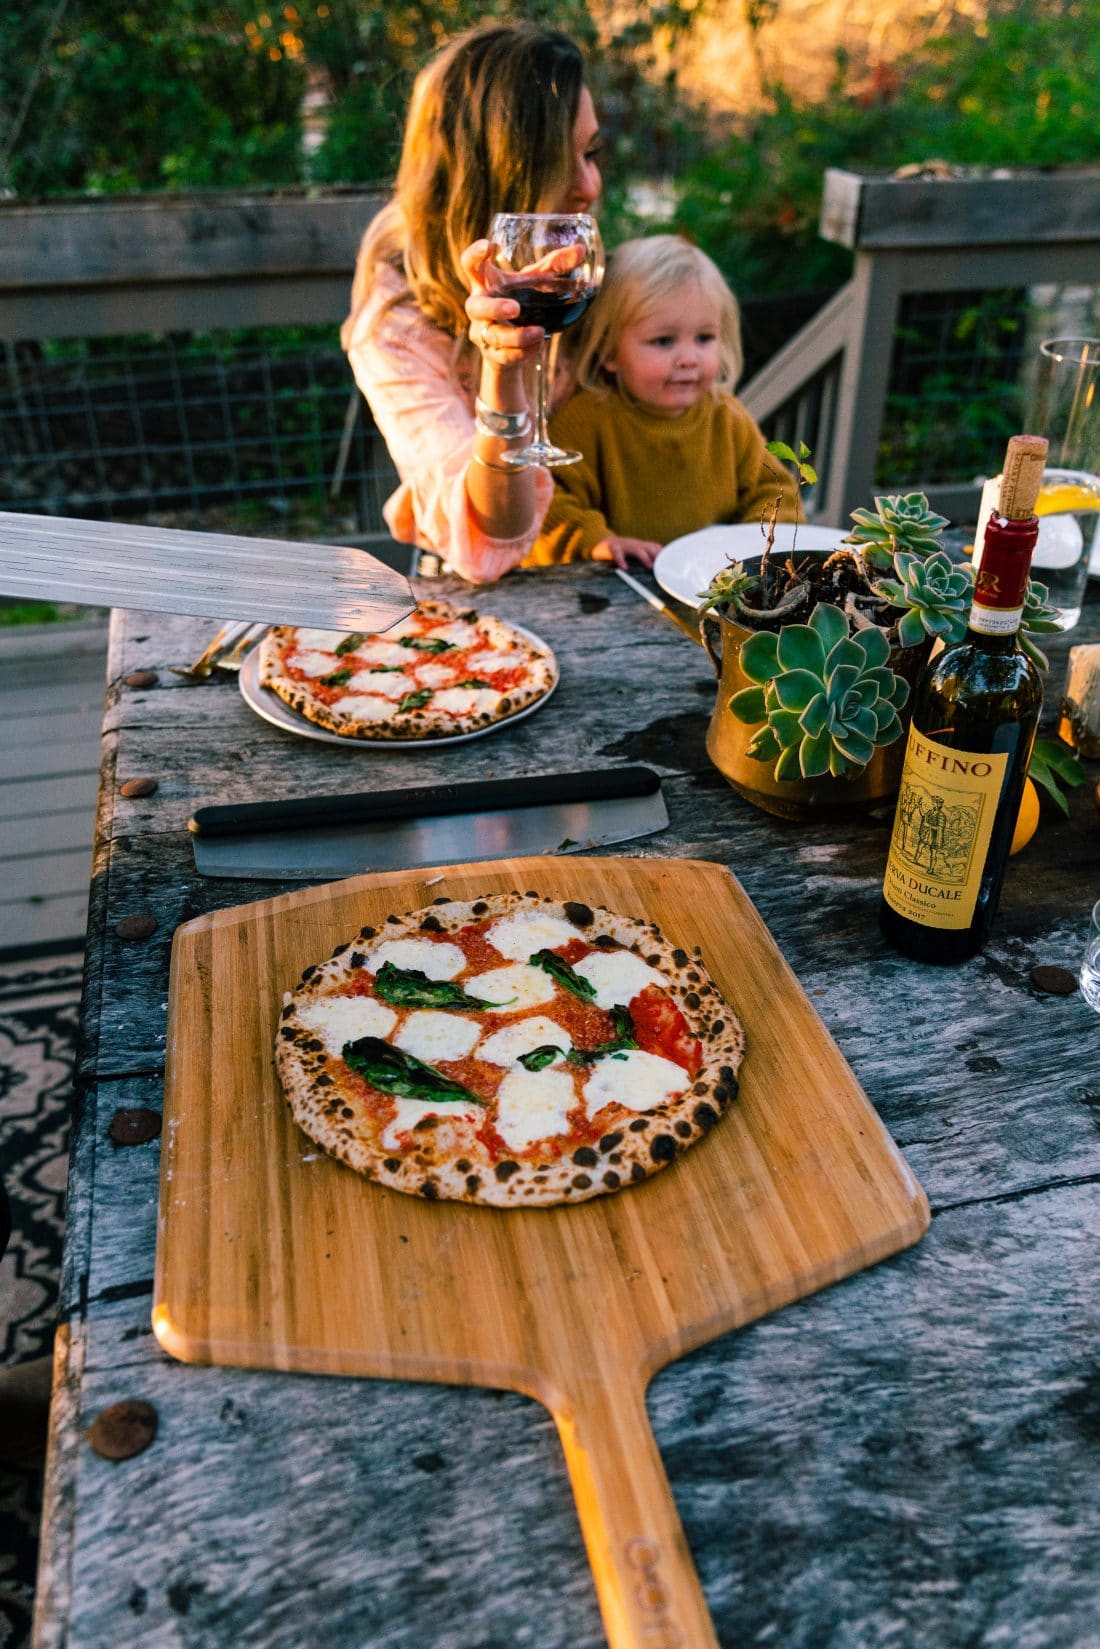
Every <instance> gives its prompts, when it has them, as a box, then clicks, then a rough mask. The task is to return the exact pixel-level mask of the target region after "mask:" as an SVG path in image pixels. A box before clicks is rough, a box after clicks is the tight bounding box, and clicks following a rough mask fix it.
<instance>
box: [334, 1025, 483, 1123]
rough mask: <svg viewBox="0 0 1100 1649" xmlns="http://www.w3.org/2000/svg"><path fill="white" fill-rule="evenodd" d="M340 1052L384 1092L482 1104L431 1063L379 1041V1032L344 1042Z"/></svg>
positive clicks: (411, 1096) (406, 1097) (362, 1075)
mask: <svg viewBox="0 0 1100 1649" xmlns="http://www.w3.org/2000/svg"><path fill="white" fill-rule="evenodd" d="M343 1055H344V1059H345V1061H346V1063H347V1064H348V1065H349V1066H350V1068H351V1069H352V1070H353V1071H354V1072H355V1074H356V1076H361V1077H362V1078H363V1079H364V1081H366V1082H369V1083H370V1085H371V1087H372V1088H379V1089H380V1090H381V1091H382V1093H384V1094H392V1095H393V1096H394V1097H395V1098H398V1099H429V1100H438V1101H440V1102H441V1103H446V1102H458V1101H459V1100H462V1101H465V1102H466V1103H467V1104H471V1103H472V1104H474V1105H481V1106H484V1104H485V1101H484V1100H482V1099H479V1098H478V1097H477V1095H476V1094H472V1093H471V1092H470V1090H469V1088H464V1087H463V1086H462V1084H461V1082H452V1081H451V1079H450V1077H449V1076H444V1075H443V1072H442V1071H437V1070H436V1069H435V1068H434V1066H432V1065H425V1064H424V1063H423V1061H422V1060H419V1059H414V1058H413V1056H412V1054H407V1053H404V1052H403V1051H402V1049H400V1048H395V1047H393V1045H392V1044H391V1043H389V1042H383V1040H382V1038H381V1037H380V1036H361V1037H359V1038H357V1040H356V1041H354V1042H345V1043H344V1047H343Z"/></svg>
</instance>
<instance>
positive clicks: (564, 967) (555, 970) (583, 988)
mask: <svg viewBox="0 0 1100 1649" xmlns="http://www.w3.org/2000/svg"><path fill="white" fill-rule="evenodd" d="M528 960H529V961H530V964H531V966H532V967H533V968H541V969H542V971H543V973H548V974H549V975H550V977H551V979H556V980H557V982H558V984H559V985H560V986H561V987H562V989H563V990H567V991H569V993H570V994H571V995H572V996H579V997H580V998H581V1000H582V1002H591V1000H592V998H593V997H594V996H595V994H596V987H595V985H592V984H589V982H588V980H587V979H582V978H581V976H580V974H578V973H574V972H573V969H572V968H571V967H570V966H569V963H568V962H565V961H563V960H562V958H561V957H560V956H558V955H557V954H556V953H555V952H554V951H552V950H537V951H536V952H535V954H534V956H532V957H529V958H528Z"/></svg>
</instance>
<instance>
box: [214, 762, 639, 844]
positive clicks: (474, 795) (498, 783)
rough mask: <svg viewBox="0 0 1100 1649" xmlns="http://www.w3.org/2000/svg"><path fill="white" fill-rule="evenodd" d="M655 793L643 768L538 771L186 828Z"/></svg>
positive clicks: (291, 804)
mask: <svg viewBox="0 0 1100 1649" xmlns="http://www.w3.org/2000/svg"><path fill="white" fill-rule="evenodd" d="M660 788H661V780H660V776H659V775H658V774H657V773H655V772H654V771H653V769H652V768H651V767H610V768H606V769H604V770H603V771H602V772H588V773H546V774H540V775H538V776H537V777H535V778H516V779H479V780H476V781H475V782H474V783H472V784H431V785H422V786H421V787H420V788H419V789H416V790H379V791H370V790H361V791H355V792H353V793H352V794H351V795H345V796H293V797H287V798H285V799H284V800H282V801H273V802H236V803H228V804H227V805H225V806H222V807H199V808H196V810H195V812H194V814H193V815H192V817H191V818H190V819H189V820H188V821H187V828H188V830H190V831H191V833H192V835H194V836H243V835H252V834H253V833H254V832H256V831H270V830H297V829H299V828H300V827H301V826H302V825H319V826H324V825H342V824H352V823H355V824H370V823H383V822H385V821H386V820H388V819H423V818H433V817H436V816H438V815H439V814H450V813H489V812H492V813H497V812H502V811H504V810H505V809H507V808H512V807H544V806H549V805H551V804H552V803H556V802H597V801H614V800H618V799H621V798H623V797H626V796H652V795H654V794H656V792H657V791H659V790H660Z"/></svg>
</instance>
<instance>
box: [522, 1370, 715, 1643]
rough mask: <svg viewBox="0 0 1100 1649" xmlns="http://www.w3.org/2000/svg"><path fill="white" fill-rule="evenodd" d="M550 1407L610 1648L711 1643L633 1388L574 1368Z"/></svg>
mask: <svg viewBox="0 0 1100 1649" xmlns="http://www.w3.org/2000/svg"><path fill="white" fill-rule="evenodd" d="M553 1413H554V1419H555V1421H556V1423H557V1427H558V1434H559V1436H560V1437H561V1440H562V1446H563V1447H564V1449H565V1459H566V1464H567V1465H568V1467H569V1479H570V1482H571V1483H572V1485H573V1494H574V1497H575V1499H576V1502H577V1512H578V1515H579V1517H580V1523H581V1529H582V1531H583V1533H584V1540H585V1545H586V1547H587V1548H588V1560H589V1563H590V1564H591V1566H592V1574H593V1577H594V1579H595V1582H596V1593H597V1596H598V1597H599V1600H600V1610H601V1612H602V1614H603V1622H604V1627H605V1629H606V1631H607V1641H608V1644H609V1645H610V1649H719V1646H718V1638H717V1636H716V1635H715V1631H714V1625H713V1623H712V1621H711V1618H710V1614H709V1612H708V1610H707V1605H706V1600H705V1599H704V1597H703V1590H702V1587H701V1586H700V1584H699V1577H698V1575H697V1574H696V1572H695V1565H694V1563H693V1562H692V1559H691V1553H690V1551H689V1550H688V1545H687V1541H686V1540H685V1538H684V1531H683V1529H682V1527H681V1526H680V1518H679V1514H678V1513H677V1511H676V1504H675V1502H674V1500H673V1498H672V1491H671V1490H670V1488H669V1486H668V1478H667V1477H666V1476H665V1468H664V1465H663V1464H662V1461H661V1456H660V1454H659V1452H658V1449H657V1444H656V1442H655V1441H654V1437H653V1432H652V1430H651V1429H650V1424H649V1416H648V1414H647V1413H646V1405H645V1394H644V1391H643V1389H642V1387H641V1385H640V1384H639V1383H638V1382H637V1380H635V1379H631V1378H630V1377H629V1376H628V1375H627V1374H626V1373H625V1372H624V1371H623V1370H616V1371H601V1372H600V1373H598V1374H597V1373H594V1372H593V1373H590V1374H588V1375H586V1376H585V1375H577V1374H575V1375H574V1377H573V1379H572V1380H571V1381H570V1382H569V1384H568V1385H567V1386H566V1387H565V1389H564V1391H563V1393H562V1395H561V1397H560V1400H559V1401H558V1402H556V1403H555V1404H554V1405H553Z"/></svg>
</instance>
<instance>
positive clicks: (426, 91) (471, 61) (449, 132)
mask: <svg viewBox="0 0 1100 1649" xmlns="http://www.w3.org/2000/svg"><path fill="white" fill-rule="evenodd" d="M583 84H584V62H583V59H582V58H581V54H580V51H579V49H578V47H577V46H576V45H575V44H574V43H573V41H572V40H570V39H569V37H568V35H564V34H559V33H558V32H557V31H556V30H554V29H543V28H538V27H536V26H535V25H534V24H532V23H508V24H489V25H483V26H481V27H479V28H476V29H471V30H469V31H468V32H467V33H466V34H462V35H459V36H458V38H457V39H455V40H452V41H451V43H450V44H449V45H448V46H445V47H444V49H443V50H442V51H441V52H440V53H439V54H438V55H437V56H436V57H434V58H433V59H432V61H431V62H430V63H429V64H428V65H427V67H426V68H424V69H422V70H421V72H420V73H419V75H418V76H417V78H416V82H415V84H414V86H413V92H412V97H411V99H410V102H409V114H408V119H407V121H406V123H405V140H404V145H403V147H402V151H401V165H400V167H399V169H398V173H397V183H396V187H395V190H394V198H393V200H392V202H391V203H390V204H389V205H388V206H386V207H384V208H383V210H382V211H381V212H380V213H379V214H378V216H377V217H376V218H375V219H374V220H373V222H372V223H371V224H370V225H369V226H368V228H367V231H366V234H365V235H364V236H363V240H362V244H361V245H360V248H359V256H358V259H357V261H356V266H355V280H354V283H353V285H352V293H351V314H350V315H349V316H348V319H347V320H346V321H345V322H344V327H343V331H342V333H341V338H342V340H343V342H344V345H345V347H346V346H347V343H348V340H349V337H350V333H351V328H352V326H353V325H354V322H355V319H356V317H357V315H358V314H359V311H360V310H361V309H362V307H363V305H364V304H365V303H366V301H367V298H368V296H369V294H370V290H371V288H372V286H373V285H374V281H375V277H376V273H377V270H378V267H379V265H381V264H388V265H390V266H391V267H394V268H397V269H399V270H400V271H402V273H403V274H404V277H405V282H406V285H407V288H408V293H409V295H410V296H411V297H412V299H413V301H414V303H415V304H416V305H417V307H418V309H420V311H421V312H422V313H423V314H424V315H425V316H426V317H427V318H428V319H429V320H430V321H433V322H434V323H435V325H436V326H439V327H441V328H442V329H443V330H444V331H445V332H448V333H450V335H451V336H452V337H454V338H458V339H462V338H464V337H465V334H466V327H467V321H466V311H465V303H466V298H467V296H468V288H467V285H466V282H465V280H464V278H463V275H462V268H461V264H460V262H459V259H460V257H461V255H462V253H463V252H464V251H465V250H466V248H467V247H468V246H470V245H471V244H472V243H473V242H474V241H476V240H480V239H481V238H482V237H483V236H484V235H487V234H488V232H489V224H490V222H491V220H492V217H493V214H494V213H495V212H536V211H539V210H540V209H541V210H543V211H545V210H547V209H548V208H549V207H551V206H552V205H553V204H554V201H555V199H556V198H557V196H558V195H559V194H560V191H561V189H562V187H563V186H564V184H565V183H566V182H567V180H568V177H569V173H570V170H571V167H572V164H573V128H574V126H575V124H576V119H577V108H578V104H579V102H580V95H581V88H582V86H583Z"/></svg>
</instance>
